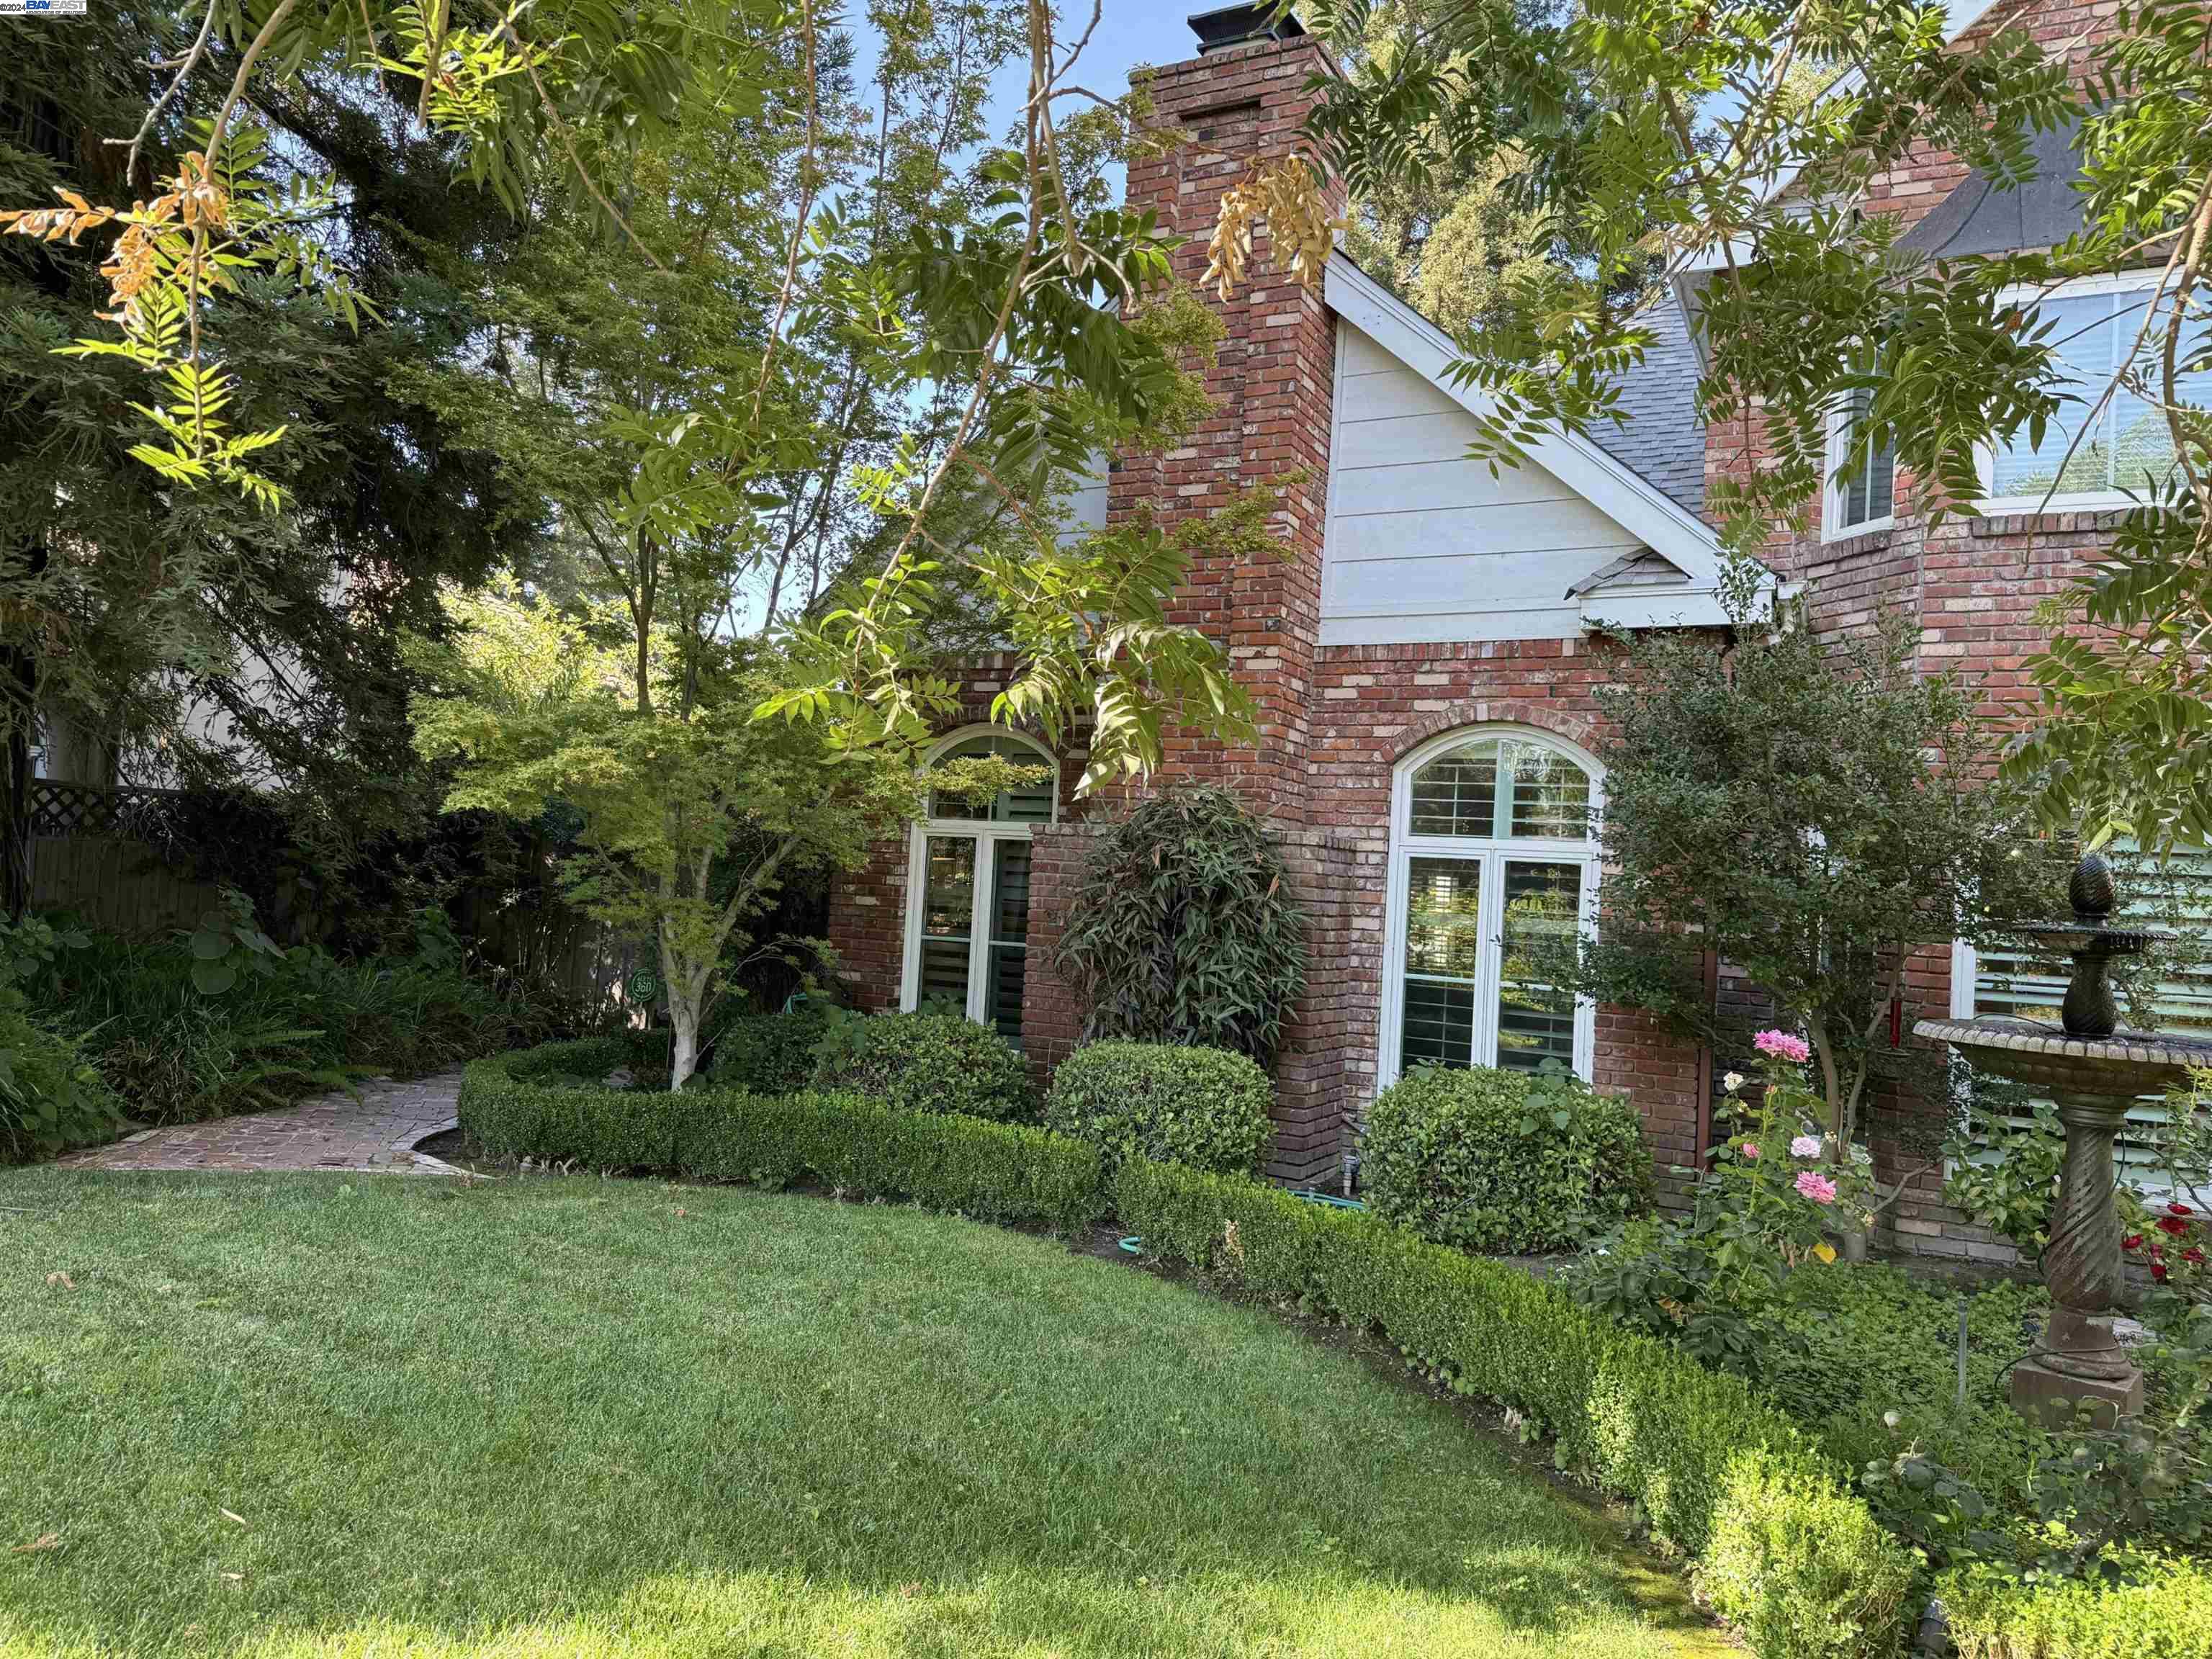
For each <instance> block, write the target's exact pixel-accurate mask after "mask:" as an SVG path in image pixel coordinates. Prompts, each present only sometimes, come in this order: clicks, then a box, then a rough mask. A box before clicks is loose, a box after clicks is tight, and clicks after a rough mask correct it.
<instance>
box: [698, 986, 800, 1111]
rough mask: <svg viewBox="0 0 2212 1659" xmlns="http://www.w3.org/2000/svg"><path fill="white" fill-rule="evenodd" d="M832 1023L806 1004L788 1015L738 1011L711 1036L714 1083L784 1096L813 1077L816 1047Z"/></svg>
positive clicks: (719, 1085) (758, 1092)
mask: <svg viewBox="0 0 2212 1659" xmlns="http://www.w3.org/2000/svg"><path fill="white" fill-rule="evenodd" d="M828 1028H829V1010H828V1009H826V1008H823V1007H818V1006H813V1005H811V1004H810V1005H806V1006H801V1007H799V1008H796V1009H793V1011H792V1012H789V1013H787V1014H740V1015H739V1016H738V1018H735V1019H733V1020H732V1021H730V1023H729V1024H727V1025H726V1026H724V1027H723V1028H722V1030H721V1032H720V1035H719V1036H716V1037H715V1038H714V1063H713V1064H712V1065H711V1066H709V1067H708V1070H709V1071H710V1072H712V1073H713V1074H714V1075H713V1079H712V1080H713V1082H714V1086H715V1087H717V1088H723V1089H744V1090H747V1091H750V1092H751V1093H753V1094H757V1095H787V1094H793V1093H795V1092H797V1091H799V1090H801V1089H804V1088H805V1086H806V1085H807V1084H808V1083H809V1082H810V1081H811V1080H812V1079H813V1076H814V1067H815V1063H816V1061H815V1050H816V1048H818V1047H819V1046H820V1044H821V1042H822V1034H823V1031H825V1030H827V1029H828Z"/></svg>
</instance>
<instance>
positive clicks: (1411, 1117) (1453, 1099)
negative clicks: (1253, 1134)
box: [1359, 1066, 1651, 1255]
mask: <svg viewBox="0 0 2212 1659" xmlns="http://www.w3.org/2000/svg"><path fill="white" fill-rule="evenodd" d="M1359 1176H1360V1182H1361V1184H1362V1185H1363V1186H1364V1188H1365V1189H1366V1198H1367V1206H1368V1207H1369V1208H1370V1209H1371V1210H1374V1211H1376V1212H1377V1213H1379V1214H1381V1215H1383V1216H1385V1217H1387V1218H1389V1219H1390V1220H1392V1221H1395V1222H1397V1223H1398V1224H1399V1225H1401V1226H1404V1227H1410V1228H1412V1229H1413V1231H1415V1232H1417V1233H1419V1234H1420V1236H1421V1237H1424V1238H1428V1239H1433V1240H1435V1241H1436V1242H1437V1243H1439V1244H1456V1245H1458V1246H1460V1247H1461V1248H1462V1249H1469V1250H1483V1251H1491V1252H1495V1253H1498V1254H1500V1255H1514V1254H1519V1253H1522V1252H1536V1251H1542V1250H1557V1249H1565V1248H1567V1247H1569V1246H1571V1245H1574V1244H1577V1243H1581V1242H1582V1241H1583V1240H1584V1239H1586V1238H1589V1237H1591V1236H1593V1235H1594V1234H1598V1233H1602V1232H1603V1231H1606V1230H1607V1228H1608V1227H1612V1226H1615V1225H1619V1224H1620V1223H1621V1222H1623V1221H1626V1219H1627V1218H1629V1217H1630V1216H1632V1215H1634V1214H1637V1213H1638V1212H1640V1211H1641V1210H1643V1209H1644V1208H1645V1207H1646V1206H1648V1203H1649V1200H1650V1176H1651V1154H1650V1152H1648V1151H1647V1150H1645V1148H1644V1133H1643V1127H1642V1123H1641V1121H1640V1120H1638V1117H1637V1115H1636V1109H1635V1108H1634V1107H1633V1106H1632V1105H1630V1104H1629V1103H1628V1102H1627V1100H1626V1098H1625V1097H1621V1096H1619V1095H1601V1094H1599V1093H1597V1092H1596V1091H1594V1090H1593V1089H1591V1087H1590V1086H1589V1085H1588V1084H1587V1083H1584V1082H1583V1080H1582V1079H1579V1078H1577V1077H1575V1076H1572V1075H1571V1074H1568V1073H1538V1074H1536V1075H1534V1076H1531V1075H1530V1074H1529V1073H1526V1072H1514V1071H1506V1070H1503V1069H1501V1068H1498V1067H1496V1066H1455V1067H1451V1068H1449V1069H1448V1068H1446V1067H1443V1066H1420V1067H1417V1068H1416V1069H1415V1070H1413V1071H1411V1072H1408V1073H1407V1074H1406V1075H1405V1076H1404V1077H1402V1078H1400V1079H1398V1081H1397V1082H1395V1083H1394V1084H1392V1085H1390V1086H1389V1088H1387V1089H1385V1090H1384V1091H1383V1092H1382V1093H1381V1094H1379V1095H1377V1096H1376V1097H1375V1103H1374V1104H1373V1105H1371V1106H1370V1107H1369V1108H1368V1109H1367V1119H1366V1127H1365V1129H1364V1132H1363V1133H1361V1135H1360V1139H1359Z"/></svg>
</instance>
